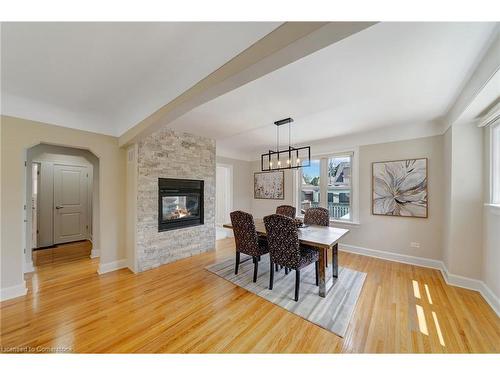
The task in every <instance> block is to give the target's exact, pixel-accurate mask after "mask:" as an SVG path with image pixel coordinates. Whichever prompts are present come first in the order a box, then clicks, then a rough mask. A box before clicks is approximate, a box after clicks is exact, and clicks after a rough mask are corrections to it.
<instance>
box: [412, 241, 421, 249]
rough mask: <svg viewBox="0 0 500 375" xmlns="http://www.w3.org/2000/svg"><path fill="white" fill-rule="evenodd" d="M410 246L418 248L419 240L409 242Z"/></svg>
mask: <svg viewBox="0 0 500 375" xmlns="http://www.w3.org/2000/svg"><path fill="white" fill-rule="evenodd" d="M410 246H411V247H416V248H419V247H420V242H410Z"/></svg>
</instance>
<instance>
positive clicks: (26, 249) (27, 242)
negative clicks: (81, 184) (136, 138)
mask: <svg viewBox="0 0 500 375" xmlns="http://www.w3.org/2000/svg"><path fill="white" fill-rule="evenodd" d="M42 144H43V145H48V146H57V147H65V148H72V149H77V150H82V151H88V152H89V153H91V154H92V155H93V156H94V157H95V158H96V159H97V163H96V166H97V167H98V170H97V176H98V177H97V178H98V184H94V174H95V173H96V171H94V165H93V163H90V165H91V166H92V168H91V169H90V170H91V171H92V179H90V176H89V181H91V182H92V189H88V193H89V194H90V195H91V197H90V199H88V203H89V204H90V205H91V206H90V207H91V209H90V211H89V212H91V214H90V215H87V217H88V220H89V221H90V226H89V228H91V231H90V240H91V242H92V253H91V258H95V257H99V256H100V250H99V249H100V241H101V239H100V235H98V236H97V237H95V233H96V228H97V229H98V234H99V233H102V223H103V221H102V211H101V207H100V206H101V202H100V195H101V192H102V186H101V185H102V178H100V175H101V173H102V172H101V157H100V155H99V154H98V153H96V152H95V151H94V150H92V149H91V148H86V147H77V146H74V145H70V144H60V143H50V142H37V143H33V144H30V145H29V146H27V147H26V148H24V150H23V154H22V158H23V159H22V160H24V161H23V163H24V165H23V166H22V168H24V171H23V177H24V178H23V179H24V184H23V201H24V205H23V207H21V210H22V218H23V221H24V225H23V226H22V247H21V249H20V251H21V253H22V254H23V257H22V259H23V274H24V273H29V272H34V271H35V268H34V267H33V261H32V251H33V248H32V241H31V236H32V228H31V226H32V223H31V220H28V217H27V216H28V215H27V213H28V211H29V210H31V203H30V201H31V194H30V196H29V197H28V192H31V186H30V187H29V190H28V184H32V183H33V181H32V176H31V168H29V167H28V151H29V150H30V149H32V148H33V147H35V146H38V145H42ZM30 162H39V159H37V158H34V159H33V160H31V161H30ZM52 163H55V161H52ZM58 163H60V164H68V163H66V162H64V161H62V162H61V161H58ZM75 164H78V165H80V166H81V163H80V164H79V163H75ZM87 167H88V166H87ZM96 189H97V194H98V197H99V199H98V200H97V201H95V203H96V204H97V206H96V208H97V212H95V211H94V199H93V198H94V192H95V191H96ZM95 215H98V216H97V217H96V216H95ZM95 219H97V220H98V226H96V227H95V228H94V220H95ZM95 241H98V242H97V244H96V242H95ZM98 262H99V264H100V263H101V262H100V259H99V261H98Z"/></svg>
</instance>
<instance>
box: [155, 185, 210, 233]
mask: <svg viewBox="0 0 500 375" xmlns="http://www.w3.org/2000/svg"><path fill="white" fill-rule="evenodd" d="M202 224H203V181H202V180H182V179H173V178H159V179H158V232H163V231H167V230H173V229H179V228H185V227H192V226H195V225H202Z"/></svg>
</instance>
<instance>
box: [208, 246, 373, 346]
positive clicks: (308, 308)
mask: <svg viewBox="0 0 500 375" xmlns="http://www.w3.org/2000/svg"><path fill="white" fill-rule="evenodd" d="M234 262H235V260H234V259H233V258H231V259H227V260H225V261H222V262H220V263H217V264H213V265H211V266H208V267H206V269H207V270H208V271H210V272H212V273H214V274H216V275H218V276H220V277H222V278H224V279H226V280H227V281H230V282H232V283H233V284H236V285H238V286H240V287H242V288H244V289H246V290H248V291H249V292H251V293H254V294H256V295H258V296H260V297H262V298H264V299H266V300H268V301H269V302H272V303H274V304H276V305H279V306H281V307H282V308H284V309H286V310H288V311H290V312H291V313H294V314H296V315H299V316H301V317H302V318H304V319H306V320H308V321H310V322H312V323H314V324H316V325H318V326H320V327H323V328H325V329H327V330H329V331H331V332H333V333H335V334H336V335H338V336H340V337H344V335H345V333H346V331H347V327H348V325H349V321H350V320H351V317H352V315H353V314H354V309H355V307H356V303H357V301H358V299H359V295H360V293H361V289H362V288H363V284H364V282H365V278H366V273H364V272H359V271H354V270H351V269H349V268H345V267H339V277H338V279H337V280H336V282H335V284H334V286H333V288H332V289H331V290H330V292H329V293H328V294H327V296H326V297H325V298H322V297H320V296H319V294H318V287H317V286H316V284H315V280H316V278H315V270H314V264H311V265H309V266H308V267H306V268H304V269H302V270H301V273H300V276H301V277H300V279H301V280H300V296H299V301H298V302H295V300H294V299H293V298H294V290H295V271H292V272H289V273H288V275H285V270H284V269H282V270H280V271H279V272H275V273H274V286H273V290H269V256H268V255H266V256H263V257H262V259H261V261H260V262H259V274H258V278H257V282H256V283H253V282H252V278H253V263H252V259H251V258H246V259H244V261H243V259H242V263H240V268H239V271H238V275H235V274H234ZM327 272H331V268H330V267H329V268H327ZM331 284H332V280H330V281H329V282H328V284H327V288H328V287H330V285H331Z"/></svg>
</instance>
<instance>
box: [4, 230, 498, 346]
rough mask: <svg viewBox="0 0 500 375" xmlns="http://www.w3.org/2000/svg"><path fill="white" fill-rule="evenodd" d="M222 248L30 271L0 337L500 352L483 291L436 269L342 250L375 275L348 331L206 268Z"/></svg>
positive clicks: (29, 342) (41, 342) (28, 342)
mask: <svg viewBox="0 0 500 375" xmlns="http://www.w3.org/2000/svg"><path fill="white" fill-rule="evenodd" d="M233 254H234V243H233V240H232V239H225V240H220V241H218V242H217V251H215V252H210V253H205V254H202V255H198V256H194V257H191V258H188V259H184V260H181V261H178V262H175V263H172V264H169V265H164V266H162V267H159V268H156V269H153V270H150V271H147V272H143V273H140V274H137V275H134V274H133V273H132V272H130V271H129V270H126V269H123V270H119V271H116V272H111V273H108V274H104V275H101V276H99V275H98V274H97V273H96V270H97V265H98V258H96V259H89V258H84V259H74V260H69V261H68V260H66V261H65V262H60V263H57V262H53V263H50V264H47V265H41V266H39V267H37V272H36V273H32V274H28V276H27V284H28V287H29V293H28V295H26V296H24V297H19V298H16V299H13V300H9V301H4V302H2V303H1V305H0V306H1V308H0V312H1V335H0V338H1V346H2V350H3V351H7V350H9V349H8V348H10V347H13V346H16V347H40V348H49V347H58V348H69V349H70V351H73V352H177V353H185V352H194V353H207V352H240V353H241V352H259V353H262V352H279V353H289V352H300V353H313V352H331V353H335V352H370V353H380V352H389V353H394V352H398V353H399V352H418V353H442V352H464V353H468V352H496V353H498V352H500V319H499V318H498V317H497V316H496V314H495V313H494V311H493V310H492V309H491V308H490V307H489V306H488V305H487V303H486V302H485V301H484V300H483V298H482V297H481V296H480V295H479V293H477V292H473V291H469V290H466V289H461V288H456V287H451V286H448V285H447V284H446V283H445V282H444V280H443V278H442V277H441V274H440V273H439V271H437V270H432V269H428V268H422V267H416V266H411V265H407V264H402V263H396V262H389V261H384V260H380V259H375V258H370V257H365V256H361V255H354V254H349V253H344V252H340V253H339V261H340V264H341V265H342V266H345V267H349V268H352V269H356V270H359V271H363V272H366V273H367V279H366V282H365V285H364V286H363V290H362V293H361V297H360V300H359V301H358V304H357V307H356V312H355V314H354V316H353V318H352V320H351V322H350V325H349V329H348V331H347V334H346V337H345V338H340V337H338V336H336V335H334V334H333V333H331V332H329V331H326V330H324V329H322V328H320V327H318V326H316V325H314V324H312V323H310V322H308V321H306V320H304V319H302V318H300V317H298V316H296V315H294V314H292V313H289V312H287V311H286V310H284V309H282V308H280V307H278V306H276V305H273V304H272V303H270V302H267V301H265V300H263V299H261V298H259V297H257V296H255V295H253V294H251V293H249V292H247V291H245V290H244V289H242V288H239V287H237V286H235V285H233V284H231V283H229V282H227V281H225V280H224V279H222V278H219V277H218V276H216V275H214V274H212V273H210V272H208V271H205V270H204V267H205V266H207V265H209V264H212V263H214V262H217V261H220V260H222V259H224V258H226V257H228V256H233Z"/></svg>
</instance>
